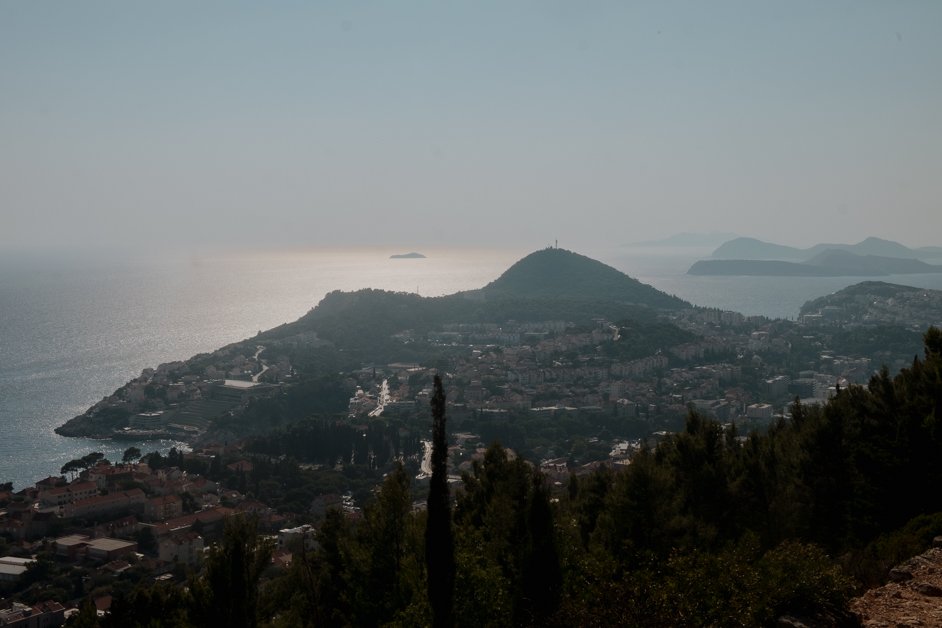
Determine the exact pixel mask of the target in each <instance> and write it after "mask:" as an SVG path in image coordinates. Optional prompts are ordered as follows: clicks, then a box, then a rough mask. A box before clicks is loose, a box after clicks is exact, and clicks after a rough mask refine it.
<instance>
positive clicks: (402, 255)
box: [389, 251, 425, 259]
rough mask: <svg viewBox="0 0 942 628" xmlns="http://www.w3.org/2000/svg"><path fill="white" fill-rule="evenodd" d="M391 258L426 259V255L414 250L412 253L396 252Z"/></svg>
mask: <svg viewBox="0 0 942 628" xmlns="http://www.w3.org/2000/svg"><path fill="white" fill-rule="evenodd" d="M389 259H425V255H422V254H421V253H416V252H415V251H412V252H411V253H396V254H394V255H390V256H389Z"/></svg>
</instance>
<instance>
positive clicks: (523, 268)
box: [474, 248, 690, 310]
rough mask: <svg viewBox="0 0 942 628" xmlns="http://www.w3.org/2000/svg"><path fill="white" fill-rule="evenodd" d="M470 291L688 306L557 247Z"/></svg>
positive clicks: (491, 295) (489, 295) (661, 306)
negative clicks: (479, 288)
mask: <svg viewBox="0 0 942 628" xmlns="http://www.w3.org/2000/svg"><path fill="white" fill-rule="evenodd" d="M474 292H477V293H479V294H480V295H481V296H483V297H485V298H488V299H490V298H494V297H499V296H517V297H530V298H533V297H552V298H568V299H590V300H597V301H615V302H619V303H627V304H633V305H642V306H646V307H649V308H654V309H665V310H678V309H683V308H686V307H690V304H689V303H687V302H686V301H684V300H683V299H679V298H677V297H675V296H673V295H669V294H666V293H664V292H661V291H660V290H657V289H656V288H653V287H651V286H649V285H647V284H645V283H641V282H640V281H638V280H637V279H633V278H632V277H629V276H628V275H626V274H625V273H623V272H621V271H619V270H616V269H615V268H612V267H611V266H608V265H606V264H603V263H602V262H599V261H597V260H594V259H592V258H589V257H586V256H584V255H579V254H578V253H573V252H572V251H567V250H565V249H557V248H547V249H543V250H541V251H536V252H534V253H530V254H529V255H527V256H526V257H524V258H523V259H521V260H520V261H518V262H517V263H515V264H514V265H513V266H511V267H510V268H508V269H507V270H506V271H505V272H504V274H502V275H501V276H500V277H498V278H497V279H495V280H494V281H492V282H491V283H489V284H487V285H486V286H484V288H482V289H481V290H479V291H474Z"/></svg>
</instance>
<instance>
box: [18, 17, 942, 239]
mask: <svg viewBox="0 0 942 628" xmlns="http://www.w3.org/2000/svg"><path fill="white" fill-rule="evenodd" d="M940 198H942V2H938V1H937V0H927V1H925V2H916V1H912V2H908V1H907V2H896V1H888V0H887V1H880V2H860V1H853V2H827V1H824V0H821V1H814V2H806V3H805V2H793V1H788V2H778V3H772V2H762V3H758V2H753V1H751V0H750V1H744V2H702V1H696V2H651V3H635V2H625V1H621V2H612V3H605V2H558V3H557V2H545V1H540V2H532V3H529V2H507V1H499V2H492V3H491V2H473V3H472V2H467V3H453V2H423V3H417V2H330V1H318V2H307V1H305V2H272V3H260V2H252V3H248V2H246V3H239V2H218V3H217V2H207V1H199V2H191V1H187V2H169V1H166V0H161V1H159V2H127V1H119V0H115V1H114V2H92V1H81V2H43V1H37V0H28V1H27V0H0V250H6V251H8V252H9V251H15V250H21V249H24V248H25V249H30V250H33V251H38V250H42V249H46V248H51V247H54V248H58V249H61V248H69V249H75V248H85V247H94V246H118V245H120V246H121V247H122V248H124V247H131V248H134V249H138V248H139V249H141V250H147V249H152V248H153V247H156V246H168V247H170V248H173V249H187V248H191V249H193V250H200V249H203V248H218V247H226V246H245V245H249V244H254V245H258V246H263V247H268V246H322V245H328V244H329V245H346V244H351V245H354V244H355V245H370V244H389V245H391V246H394V247H403V248H405V249H412V248H419V247H421V246H422V245H423V244H429V243H432V242H435V243H438V244H456V245H457V244H468V245H474V246H505V245H512V246H523V247H527V246H540V245H543V244H547V243H550V242H552V241H553V240H554V239H556V238H559V240H560V244H561V245H565V246H566V247H567V248H575V249H579V248H584V247H586V246H590V245H591V246H592V247H597V246H599V245H618V244H621V243H628V242H633V241H637V240H645V239H652V238H658V237H664V236H668V235H670V234H673V233H676V232H680V231H694V232H696V231H701V232H702V231H733V232H736V233H739V234H742V235H751V236H755V237H760V238H763V239H767V240H772V241H776V242H781V243H786V244H812V243H814V242H818V241H840V242H852V241H858V240H860V239H863V238H864V237H866V236H868V235H879V236H883V237H887V238H891V239H896V240H899V241H902V242H903V243H905V244H909V245H929V244H935V245H942V203H940Z"/></svg>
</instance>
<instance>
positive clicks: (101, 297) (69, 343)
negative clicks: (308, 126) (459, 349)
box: [0, 248, 942, 489]
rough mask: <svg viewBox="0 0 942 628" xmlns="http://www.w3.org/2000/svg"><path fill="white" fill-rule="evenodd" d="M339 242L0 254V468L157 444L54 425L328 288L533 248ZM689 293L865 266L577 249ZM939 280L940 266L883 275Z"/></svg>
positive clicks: (6, 473)
mask: <svg viewBox="0 0 942 628" xmlns="http://www.w3.org/2000/svg"><path fill="white" fill-rule="evenodd" d="M404 252H406V251H405V250H395V251H393V250H385V249H344V250H340V249H337V250H321V251H316V252H283V253H277V254H275V253H258V254H238V255H236V254H233V255H215V256H200V257H192V258H189V259H185V260H184V259H170V260H147V261H144V260H135V261H128V262H123V263H120V264H116V263H114V262H113V261H112V262H103V261H102V262H91V261H84V262H78V263H76V262H71V263H64V262H62V261H56V260H40V259H4V260H3V263H2V264H0V481H8V480H12V481H13V483H14V487H15V488H16V489H19V488H22V487H23V486H25V485H28V484H31V483H33V482H34V481H36V480H37V479H40V478H42V477H45V476H47V475H49V474H55V473H57V472H58V470H59V468H60V467H61V466H62V465H63V464H64V463H65V462H67V461H69V460H71V459H73V458H76V457H80V456H82V455H84V454H86V453H89V452H91V451H103V452H105V454H106V456H107V457H108V458H109V459H112V460H115V459H117V458H120V455H121V452H123V451H124V449H125V448H127V447H129V446H131V445H136V446H138V447H140V448H141V449H142V450H143V451H145V452H147V451H153V450H155V449H160V450H162V451H166V450H167V449H169V447H170V446H172V445H173V444H174V443H170V442H163V441H161V442H153V441H151V442H145V443H132V442H126V441H122V442H117V441H115V442H110V441H94V440H89V439H75V438H64V437H61V436H58V435H57V434H55V433H54V432H53V430H54V429H55V427H56V426H58V425H61V424H62V423H63V422H65V421H66V420H67V419H69V418H71V417H73V416H75V415H78V414H81V413H82V412H84V411H85V410H86V409H87V408H88V407H89V406H91V405H92V404H94V403H95V402H96V401H98V400H99V399H101V398H102V397H103V396H106V395H109V394H111V393H112V392H113V391H114V390H115V389H117V388H119V387H120V386H122V385H123V384H125V383H126V382H127V381H128V380H130V379H132V378H134V377H136V376H137V375H139V374H140V372H141V370H142V369H144V368H146V367H153V366H157V365H158V364H160V363H163V362H169V361H174V360H185V359H187V358H189V357H191V356H193V355H195V354H197V353H202V352H208V351H213V350H215V349H217V348H219V347H221V346H224V345H226V344H229V343H231V342H236V341H239V340H242V339H244V338H247V337H250V336H252V335H254V334H255V333H256V332H258V331H259V330H264V329H269V328H271V327H274V326H276V325H280V324H282V323H285V322H290V321H293V320H295V319H297V318H298V317H300V316H301V315H303V314H304V313H305V312H307V311H308V310H309V309H311V308H312V307H314V306H315V305H316V304H317V303H318V302H319V301H320V299H321V298H322V297H323V296H324V295H325V294H326V293H327V292H329V291H331V290H338V289H339V290H355V289H359V288H367V287H370V288H383V289H387V290H398V291H407V292H415V291H418V292H419V294H421V295H423V296H439V295H444V294H450V293H453V292H456V291H459V290H465V289H470V288H478V287H481V286H483V285H485V284H486V283H488V282H489V281H491V280H493V279H495V278H496V277H498V276H499V275H500V273H501V272H503V271H504V270H505V269H506V268H507V267H509V266H510V265H511V264H512V263H513V262H515V261H516V260H518V259H519V258H521V257H522V256H523V255H525V254H526V253H528V252H529V251H522V250H469V249H464V250H457V251H444V250H443V251H434V250H423V253H425V254H426V255H428V258H427V259H402V260H391V259H389V255H390V254H392V253H404ZM583 253H585V254H588V255H590V256H592V257H595V258H596V259H600V260H601V261H604V262H606V263H608V264H611V265H612V266H614V267H616V268H618V269H619V270H622V271H624V272H626V273H627V274H629V275H631V276H633V277H635V278H637V279H640V280H641V281H644V282H645V283H649V284H651V285H653V286H655V287H656V288H658V289H660V290H663V291H665V292H668V293H672V294H676V295H677V296H680V297H682V298H684V299H686V300H688V301H690V302H692V303H694V304H696V305H704V306H709V307H718V308H722V309H730V310H735V311H739V312H742V313H744V314H760V315H765V316H769V317H787V318H794V317H796V316H797V314H798V308H799V307H800V306H801V304H802V303H804V301H806V300H808V299H811V298H814V297H818V296H822V295H824V294H828V293H830V292H834V291H835V290H839V289H841V288H843V287H845V286H847V285H850V284H852V283H856V282H858V281H863V280H864V279H865V278H860V277H854V278H850V277H848V278H833V277H829V278H814V277H812V278H809V277H772V278H769V277H692V276H688V275H686V274H685V273H686V270H687V268H688V267H689V265H690V264H691V263H692V262H693V261H694V260H695V259H698V258H699V257H704V256H706V254H707V253H708V251H707V252H704V251H692V250H690V249H683V250H675V249H656V248H648V249H626V248H621V249H615V250H607V251H583ZM879 279H881V280H883V281H891V282H894V283H902V284H907V285H915V286H922V287H928V288H936V289H942V274H932V275H907V276H902V277H884V278H879Z"/></svg>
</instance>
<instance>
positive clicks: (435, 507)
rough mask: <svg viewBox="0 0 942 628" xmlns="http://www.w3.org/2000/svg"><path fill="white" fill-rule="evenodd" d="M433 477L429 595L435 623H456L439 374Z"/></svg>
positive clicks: (427, 558)
mask: <svg viewBox="0 0 942 628" xmlns="http://www.w3.org/2000/svg"><path fill="white" fill-rule="evenodd" d="M431 405H432V478H431V481H430V483H429V493H428V522H427V524H426V528H425V563H426V566H427V568H428V599H429V605H430V606H431V607H432V625H433V626H452V625H454V617H453V609H454V596H455V544H454V538H453V536H452V530H451V497H450V496H449V492H448V442H447V439H446V436H445V392H444V390H443V389H442V379H441V377H439V376H438V375H436V376H435V390H434V393H433V395H432V401H431Z"/></svg>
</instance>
